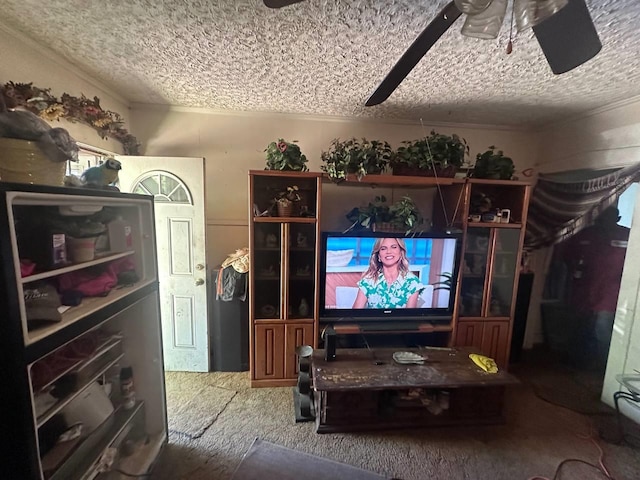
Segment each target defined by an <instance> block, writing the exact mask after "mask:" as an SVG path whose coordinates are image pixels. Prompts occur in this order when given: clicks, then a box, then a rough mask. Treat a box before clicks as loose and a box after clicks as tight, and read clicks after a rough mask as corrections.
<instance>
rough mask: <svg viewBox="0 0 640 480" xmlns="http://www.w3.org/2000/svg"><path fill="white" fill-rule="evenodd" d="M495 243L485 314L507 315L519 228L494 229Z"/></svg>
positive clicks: (515, 263) (515, 265) (518, 240)
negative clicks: (489, 292) (489, 293)
mask: <svg viewBox="0 0 640 480" xmlns="http://www.w3.org/2000/svg"><path fill="white" fill-rule="evenodd" d="M494 235H495V245H494V252H493V262H492V265H491V287H490V288H491V290H490V291H491V296H490V298H489V306H488V310H487V315H488V316H489V317H508V316H510V315H511V303H512V300H513V285H514V281H515V276H516V273H517V271H518V265H517V260H518V246H519V243H520V230H517V229H495V231H494Z"/></svg>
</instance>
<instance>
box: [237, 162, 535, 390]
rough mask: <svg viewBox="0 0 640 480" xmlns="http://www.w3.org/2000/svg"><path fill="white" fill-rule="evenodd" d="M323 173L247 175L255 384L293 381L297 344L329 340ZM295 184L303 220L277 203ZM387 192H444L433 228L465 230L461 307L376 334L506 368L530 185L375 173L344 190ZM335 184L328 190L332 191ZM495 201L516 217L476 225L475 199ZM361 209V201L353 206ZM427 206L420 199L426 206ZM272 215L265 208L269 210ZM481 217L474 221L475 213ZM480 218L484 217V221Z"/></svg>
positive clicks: (353, 326)
mask: <svg viewBox="0 0 640 480" xmlns="http://www.w3.org/2000/svg"><path fill="white" fill-rule="evenodd" d="M328 182H329V180H328V178H326V177H325V176H323V174H322V173H320V172H317V173H315V172H304V173H302V172H279V171H271V170H252V171H250V172H249V207H250V250H251V266H250V273H249V280H250V288H249V293H250V295H249V296H250V304H249V319H250V330H249V336H250V347H249V348H250V355H249V358H250V373H251V385H252V386H254V387H258V386H265V387H266V386H270V387H275V386H288V385H291V386H293V385H295V384H296V378H297V375H298V360H297V356H296V348H297V347H298V346H300V345H311V346H313V347H314V348H317V347H318V345H319V344H320V343H321V339H320V334H321V331H322V329H323V328H324V327H325V326H327V325H328V324H330V323H332V322H329V321H326V320H321V319H320V318H319V311H320V309H319V304H320V302H319V300H320V299H319V294H320V293H319V292H320V289H319V288H318V282H319V274H320V271H319V270H320V239H321V223H320V220H321V216H322V215H323V208H322V203H323V202H322V200H323V195H324V194H323V190H322V186H323V183H328ZM293 185H295V186H297V187H298V189H299V190H298V191H299V192H300V196H301V197H302V201H301V202H300V203H301V204H303V205H304V206H305V207H306V209H305V211H304V212H303V213H302V216H300V215H299V216H291V217H279V216H273V215H277V214H276V213H275V212H274V211H273V210H271V211H270V210H269V207H270V205H271V204H272V199H273V198H274V197H275V196H276V195H277V193H278V192H280V191H282V190H286V188H287V187H288V186H293ZM374 187H377V188H388V189H404V190H407V189H411V190H416V191H424V190H425V189H431V190H434V189H435V191H436V196H435V197H434V200H433V212H425V213H431V215H432V217H431V218H432V222H433V228H434V229H455V230H458V231H459V232H460V233H461V235H462V239H463V250H462V255H461V265H460V269H459V274H458V278H457V279H455V281H456V282H457V288H456V289H455V295H456V299H455V308H454V312H453V315H452V318H451V321H450V322H449V323H448V324H443V323H434V324H432V323H430V322H427V321H420V322H413V323H411V324H410V325H407V324H406V323H405V322H403V323H402V325H401V328H395V327H394V326H393V325H382V324H381V325H380V328H379V332H376V327H371V326H370V327H369V328H367V330H366V333H367V335H368V334H375V333H384V334H394V333H406V334H413V333H416V334H418V333H421V334H431V333H433V334H437V335H439V337H438V338H439V339H442V338H444V340H443V341H441V342H440V343H439V346H449V347H452V346H456V347H465V346H469V347H476V350H477V351H478V352H479V353H482V354H484V355H487V356H489V357H492V358H494V359H495V360H496V362H497V363H498V365H499V366H500V367H501V369H506V367H507V366H508V363H509V351H510V345H511V336H512V331H513V318H514V310H515V298H516V293H517V286H518V274H519V272H520V262H521V256H522V244H523V241H524V230H525V225H526V220H527V209H528V204H529V197H530V193H531V185H530V184H529V183H527V182H521V181H510V180H480V179H465V178H463V179H459V178H443V177H438V178H434V177H403V176H395V175H385V174H383V175H367V176H365V177H363V178H362V179H361V181H358V180H357V179H356V178H355V177H350V178H348V179H347V180H346V181H344V182H342V183H340V184H339V185H338V187H337V188H340V189H342V188H374ZM327 190H329V189H327ZM484 197H489V198H491V199H492V205H493V207H497V208H500V209H502V210H503V211H506V210H508V211H509V217H510V218H509V221H508V222H500V223H497V222H488V221H472V219H471V218H470V215H471V213H472V212H473V211H474V210H473V209H474V207H473V204H475V202H476V201H477V199H479V198H484ZM353 206H356V205H353ZM418 207H420V205H418ZM265 212H266V213H265ZM473 220H476V219H475V218H474V219H473ZM481 220H482V219H481ZM332 326H333V328H334V329H335V331H336V333H338V334H339V335H342V334H344V335H348V334H358V333H362V328H361V325H360V324H358V322H353V323H351V322H345V323H340V322H333V323H332Z"/></svg>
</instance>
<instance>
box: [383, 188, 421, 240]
mask: <svg viewBox="0 0 640 480" xmlns="http://www.w3.org/2000/svg"><path fill="white" fill-rule="evenodd" d="M389 216H390V221H389V223H391V224H392V225H393V226H395V227H396V228H399V229H402V230H405V231H406V233H411V232H415V231H417V230H418V228H419V227H420V226H421V225H422V224H423V222H424V219H423V218H422V215H421V214H420V210H418V207H416V204H415V203H414V202H413V200H412V199H411V197H408V196H406V195H405V196H404V197H402V198H401V199H400V200H399V201H397V202H396V203H394V204H393V205H391V206H390V207H389Z"/></svg>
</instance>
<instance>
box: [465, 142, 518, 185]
mask: <svg viewBox="0 0 640 480" xmlns="http://www.w3.org/2000/svg"><path fill="white" fill-rule="evenodd" d="M514 172H515V167H514V165H513V160H511V158H509V157H507V156H505V154H504V152H503V151H502V150H496V147H495V146H493V145H491V146H490V147H489V149H488V150H487V151H486V152H484V153H478V155H476V164H475V166H474V167H473V171H472V176H473V177H474V178H486V179H498V180H511V177H512V176H513V173H514Z"/></svg>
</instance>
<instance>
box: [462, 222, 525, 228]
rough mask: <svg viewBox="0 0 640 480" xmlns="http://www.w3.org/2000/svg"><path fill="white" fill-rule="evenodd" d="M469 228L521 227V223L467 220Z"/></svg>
mask: <svg viewBox="0 0 640 480" xmlns="http://www.w3.org/2000/svg"><path fill="white" fill-rule="evenodd" d="M467 226H468V227H469V228H522V224H521V223H497V222H469V223H467Z"/></svg>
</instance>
